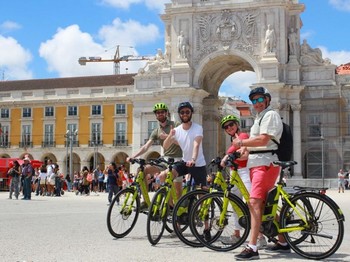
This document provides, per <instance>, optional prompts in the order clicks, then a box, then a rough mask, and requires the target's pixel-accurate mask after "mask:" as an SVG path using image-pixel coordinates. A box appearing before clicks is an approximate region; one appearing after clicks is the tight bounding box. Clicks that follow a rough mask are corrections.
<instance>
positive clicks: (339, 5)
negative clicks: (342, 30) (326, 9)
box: [329, 0, 350, 12]
mask: <svg viewBox="0 0 350 262" xmlns="http://www.w3.org/2000/svg"><path fill="white" fill-rule="evenodd" d="M329 4H330V5H332V6H333V7H334V8H336V9H338V10H340V11H345V12H350V0H329Z"/></svg>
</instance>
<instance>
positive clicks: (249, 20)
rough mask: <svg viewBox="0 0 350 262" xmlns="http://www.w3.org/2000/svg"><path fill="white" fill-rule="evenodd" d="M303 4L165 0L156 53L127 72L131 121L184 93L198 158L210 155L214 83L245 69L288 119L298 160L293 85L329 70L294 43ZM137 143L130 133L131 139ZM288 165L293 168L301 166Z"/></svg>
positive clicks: (215, 113)
mask: <svg viewBox="0 0 350 262" xmlns="http://www.w3.org/2000/svg"><path fill="white" fill-rule="evenodd" d="M303 11H304V5H303V4H299V1H298V0H294V1H288V0H274V1H261V0H255V1H253V0H226V1H223V0H173V1H172V2H171V3H169V4H166V6H165V13H164V14H163V15H162V16H161V17H162V20H163V21H164V24H165V36H164V39H165V44H164V53H163V52H162V50H161V49H160V50H158V53H157V55H156V59H155V60H154V61H150V62H149V63H148V64H147V65H146V66H145V68H142V69H140V70H139V72H138V74H137V75H136V76H135V89H136V91H137V93H138V95H134V97H133V101H134V102H135V103H134V116H135V118H134V128H136V129H137V128H138V127H140V126H141V122H142V121H143V116H144V114H146V112H144V110H145V108H150V105H151V104H152V103H153V102H156V101H160V100H161V101H164V102H166V103H168V105H170V107H171V112H173V113H175V112H176V106H177V105H178V103H179V102H181V101H190V102H192V103H193V105H194V108H195V116H194V120H195V121H197V122H199V123H202V125H203V127H204V136H205V139H204V142H203V145H204V149H205V150H204V151H205V152H206V158H207V159H211V158H213V157H215V156H216V155H217V153H218V152H220V150H221V149H220V148H219V147H220V143H219V138H218V137H219V135H218V133H220V132H221V131H220V130H219V126H218V119H219V118H220V106H221V104H220V100H219V99H218V91H219V88H220V86H221V84H222V82H223V81H224V80H225V79H226V78H227V77H228V76H229V75H231V74H232V73H235V72H238V71H253V72H255V73H256V79H257V83H256V84H254V85H253V86H258V85H263V86H265V87H267V88H268V89H269V91H270V92H271V94H272V97H273V100H272V104H273V107H274V108H275V109H276V110H278V111H279V113H280V115H281V116H282V117H283V121H285V122H287V123H289V124H290V125H291V126H292V128H293V134H294V148H295V150H294V159H295V160H296V161H298V163H301V155H302V154H301V152H300V148H301V131H300V110H301V101H300V93H301V92H302V90H303V89H304V87H305V84H307V83H308V82H310V81H311V82H312V81H316V79H318V76H319V75H323V77H324V78H327V77H329V78H330V79H331V78H332V77H334V76H333V75H332V72H334V68H335V66H333V65H331V64H330V63H329V61H326V60H323V59H322V54H320V53H318V50H315V49H312V48H311V47H310V46H308V44H307V43H306V42H305V43H303V45H300V28H301V26H302V23H301V20H300V14H301V13H302V12H303ZM332 70H333V71H332ZM321 72H323V73H321ZM324 80H325V81H326V80H327V79H324ZM317 81H318V80H317ZM233 88H234V87H233ZM139 94H140V95H139ZM173 115H174V114H173ZM140 144H142V141H141V139H140V138H137V137H135V138H134V145H137V146H139V145H140ZM221 152H222V151H221ZM294 172H295V174H296V175H300V174H301V166H300V165H298V166H297V167H296V168H295V170H294Z"/></svg>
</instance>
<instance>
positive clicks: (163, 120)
mask: <svg viewBox="0 0 350 262" xmlns="http://www.w3.org/2000/svg"><path fill="white" fill-rule="evenodd" d="M166 119H167V118H166V117H164V118H162V119H158V122H160V123H162V124H163V123H165V122H166Z"/></svg>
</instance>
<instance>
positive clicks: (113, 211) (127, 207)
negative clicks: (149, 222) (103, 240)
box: [107, 188, 140, 238]
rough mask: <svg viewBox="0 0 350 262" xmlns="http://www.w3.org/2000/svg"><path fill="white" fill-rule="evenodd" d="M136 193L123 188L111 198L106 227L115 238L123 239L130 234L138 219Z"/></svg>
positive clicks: (138, 201) (138, 204)
mask: <svg viewBox="0 0 350 262" xmlns="http://www.w3.org/2000/svg"><path fill="white" fill-rule="evenodd" d="M135 194H137V191H136V190H135V189H133V188H125V189H123V190H121V191H119V192H118V193H117V194H116V195H115V197H114V198H113V200H112V202H111V204H110V206H109V208H108V212H107V227H108V231H109V233H111V235H112V236H113V237H115V238H123V237H125V236H126V235H127V234H129V233H130V232H131V230H132V229H133V228H134V226H135V224H136V221H137V219H138V217H139V207H140V199H139V198H138V197H136V199H135V200H133V198H134V195H135Z"/></svg>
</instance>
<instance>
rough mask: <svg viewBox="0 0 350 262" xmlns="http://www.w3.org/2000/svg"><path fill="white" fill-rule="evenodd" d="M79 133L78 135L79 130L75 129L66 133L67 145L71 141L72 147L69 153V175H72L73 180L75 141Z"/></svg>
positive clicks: (70, 145)
mask: <svg viewBox="0 0 350 262" xmlns="http://www.w3.org/2000/svg"><path fill="white" fill-rule="evenodd" d="M77 135H78V130H75V131H74V132H72V131H71V130H67V132H66V134H65V135H64V137H65V138H67V145H68V142H69V147H70V153H69V176H70V177H71V179H72V181H73V179H74V177H73V141H75V137H76V136H77ZM67 156H68V146H67ZM67 169H68V168H67Z"/></svg>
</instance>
